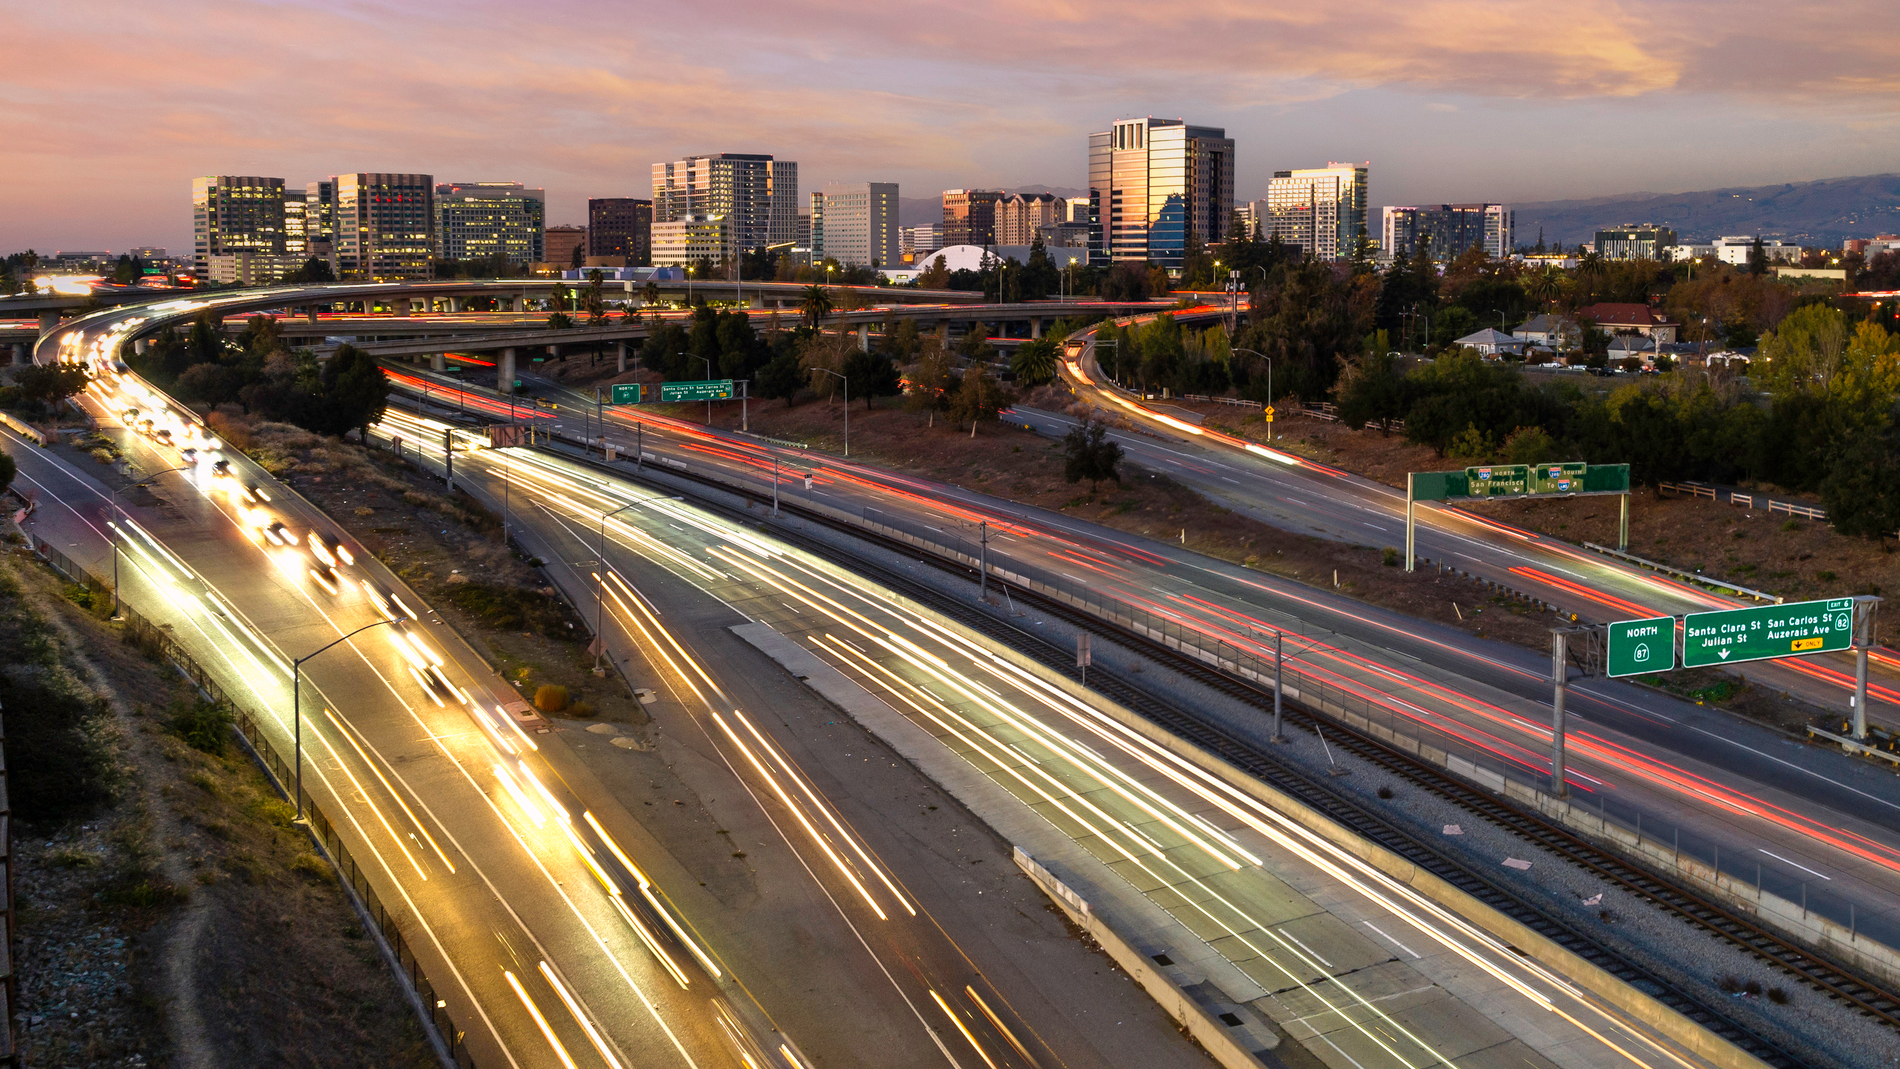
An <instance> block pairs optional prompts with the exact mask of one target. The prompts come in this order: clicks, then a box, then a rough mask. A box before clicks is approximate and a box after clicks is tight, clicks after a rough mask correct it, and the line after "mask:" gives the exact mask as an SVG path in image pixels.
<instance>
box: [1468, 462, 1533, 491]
mask: <svg viewBox="0 0 1900 1069" xmlns="http://www.w3.org/2000/svg"><path fill="white" fill-rule="evenodd" d="M1465 486H1466V488H1467V489H1466V490H1465V493H1466V494H1467V495H1469V496H1471V497H1503V496H1505V495H1507V494H1509V495H1517V494H1528V493H1530V492H1531V468H1530V465H1528V464H1493V465H1491V466H1489V467H1482V468H1466V469H1465Z"/></svg>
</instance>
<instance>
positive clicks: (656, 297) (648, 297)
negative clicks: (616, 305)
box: [629, 279, 660, 314]
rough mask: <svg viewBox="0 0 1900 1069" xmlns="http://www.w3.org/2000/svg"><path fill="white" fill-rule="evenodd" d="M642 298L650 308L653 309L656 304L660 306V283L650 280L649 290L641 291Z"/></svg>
mask: <svg viewBox="0 0 1900 1069" xmlns="http://www.w3.org/2000/svg"><path fill="white" fill-rule="evenodd" d="M640 297H641V299H642V300H644V301H645V302H646V305H647V307H649V308H651V307H652V306H654V305H656V304H659V303H660V284H659V283H658V282H655V281H653V280H652V279H648V280H647V288H646V289H644V290H641V291H640ZM629 314H631V313H629Z"/></svg>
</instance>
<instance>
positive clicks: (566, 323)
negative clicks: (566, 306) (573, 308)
mask: <svg viewBox="0 0 1900 1069" xmlns="http://www.w3.org/2000/svg"><path fill="white" fill-rule="evenodd" d="M573 326H574V317H573V316H570V315H568V314H567V313H566V312H550V313H549V314H548V329H549V330H568V329H570V328H572V327H573Z"/></svg>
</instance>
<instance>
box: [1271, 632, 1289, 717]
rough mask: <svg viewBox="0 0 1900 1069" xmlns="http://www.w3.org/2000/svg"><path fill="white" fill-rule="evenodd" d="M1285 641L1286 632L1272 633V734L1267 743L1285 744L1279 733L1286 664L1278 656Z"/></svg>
mask: <svg viewBox="0 0 1900 1069" xmlns="http://www.w3.org/2000/svg"><path fill="white" fill-rule="evenodd" d="M1285 639H1286V632H1284V631H1275V632H1274V633H1273V734H1272V735H1269V736H1267V741H1268V742H1285V741H1286V736H1285V735H1283V734H1281V733H1280V722H1281V717H1280V691H1281V686H1280V681H1281V673H1282V671H1283V669H1284V668H1285V665H1286V662H1285V660H1284V659H1283V658H1282V657H1281V655H1280V646H1281V643H1282V642H1283V641H1285Z"/></svg>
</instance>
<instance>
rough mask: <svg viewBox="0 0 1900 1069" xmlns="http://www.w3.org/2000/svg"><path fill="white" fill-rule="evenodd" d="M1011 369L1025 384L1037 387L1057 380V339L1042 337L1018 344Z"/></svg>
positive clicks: (1018, 380) (1011, 360) (1017, 379)
mask: <svg viewBox="0 0 1900 1069" xmlns="http://www.w3.org/2000/svg"><path fill="white" fill-rule="evenodd" d="M1009 369H1010V370H1011V371H1014V372H1015V373H1016V381H1017V382H1019V383H1021V384H1022V385H1024V386H1029V387H1035V386H1041V385H1042V384H1044V383H1046V382H1053V381H1055V377H1056V340H1055V339H1054V338H1050V337H1042V338H1036V339H1034V340H1033V341H1026V342H1024V343H1022V344H1021V345H1018V346H1017V347H1016V355H1015V356H1014V357H1012V358H1011V359H1010V362H1009Z"/></svg>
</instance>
